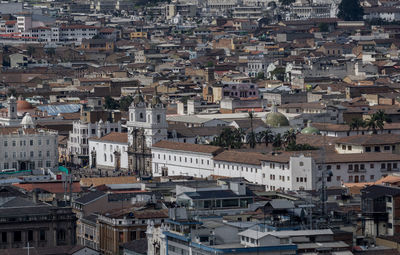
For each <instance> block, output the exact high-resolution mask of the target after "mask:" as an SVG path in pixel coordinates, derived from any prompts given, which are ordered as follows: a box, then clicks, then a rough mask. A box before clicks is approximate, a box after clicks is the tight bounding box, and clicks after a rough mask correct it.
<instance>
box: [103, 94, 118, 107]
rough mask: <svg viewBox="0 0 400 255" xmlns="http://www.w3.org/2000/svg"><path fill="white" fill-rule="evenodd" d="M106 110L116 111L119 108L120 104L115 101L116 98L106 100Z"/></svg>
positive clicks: (107, 97)
mask: <svg viewBox="0 0 400 255" xmlns="http://www.w3.org/2000/svg"><path fill="white" fill-rule="evenodd" d="M104 108H106V109H108V110H115V109H118V108H119V104H118V102H117V101H115V100H114V98H112V97H110V96H106V97H105V98H104Z"/></svg>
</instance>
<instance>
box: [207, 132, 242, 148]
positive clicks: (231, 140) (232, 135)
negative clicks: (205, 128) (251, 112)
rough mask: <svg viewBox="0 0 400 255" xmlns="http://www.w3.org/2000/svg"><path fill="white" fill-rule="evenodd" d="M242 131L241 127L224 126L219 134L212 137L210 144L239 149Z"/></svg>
mask: <svg viewBox="0 0 400 255" xmlns="http://www.w3.org/2000/svg"><path fill="white" fill-rule="evenodd" d="M243 138H244V131H243V130H242V129H232V128H225V129H224V130H222V132H221V134H220V135H219V136H217V137H215V138H214V141H213V142H212V143H211V144H212V145H216V146H221V147H226V148H231V149H239V148H240V147H242V144H243Z"/></svg>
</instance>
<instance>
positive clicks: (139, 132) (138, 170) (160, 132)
mask: <svg viewBox="0 0 400 255" xmlns="http://www.w3.org/2000/svg"><path fill="white" fill-rule="evenodd" d="M127 127H128V144H129V146H128V168H129V171H130V172H133V173H134V174H136V175H138V176H140V177H146V176H151V172H152V170H151V160H152V156H151V155H152V154H151V147H152V145H153V144H155V143H157V142H159V141H161V140H166V139H167V136H168V135H167V128H168V124H167V120H166V108H165V105H164V104H163V103H162V102H161V100H160V98H159V97H158V96H157V95H154V96H153V98H152V100H151V101H150V102H145V100H144V98H143V95H142V94H141V93H140V92H139V91H138V92H137V93H136V94H135V96H134V99H133V102H132V104H131V106H130V107H129V121H128V123H127Z"/></svg>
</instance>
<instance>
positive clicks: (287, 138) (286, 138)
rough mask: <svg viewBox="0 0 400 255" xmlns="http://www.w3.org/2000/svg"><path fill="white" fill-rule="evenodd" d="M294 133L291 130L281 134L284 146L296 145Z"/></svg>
mask: <svg viewBox="0 0 400 255" xmlns="http://www.w3.org/2000/svg"><path fill="white" fill-rule="evenodd" d="M296 136H297V134H296V131H294V129H293V128H291V129H289V130H287V131H285V133H284V134H283V142H284V143H285V145H286V146H288V145H295V144H296Z"/></svg>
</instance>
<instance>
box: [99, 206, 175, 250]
mask: <svg viewBox="0 0 400 255" xmlns="http://www.w3.org/2000/svg"><path fill="white" fill-rule="evenodd" d="M143 206H146V205H143V204H136V206H135V205H133V207H131V208H129V209H127V210H120V209H116V210H113V211H109V212H107V213H105V214H100V215H99V217H98V224H99V235H100V251H101V252H102V254H107V255H112V254H119V247H120V245H121V244H124V243H127V242H129V241H133V240H138V239H144V238H146V230H147V224H148V221H149V220H151V221H152V222H153V224H155V225H156V226H160V225H161V224H162V223H163V222H164V220H166V219H167V218H168V211H167V210H165V209H157V208H155V207H154V206H150V205H148V206H147V208H143ZM139 209H140V210H139Z"/></svg>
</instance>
